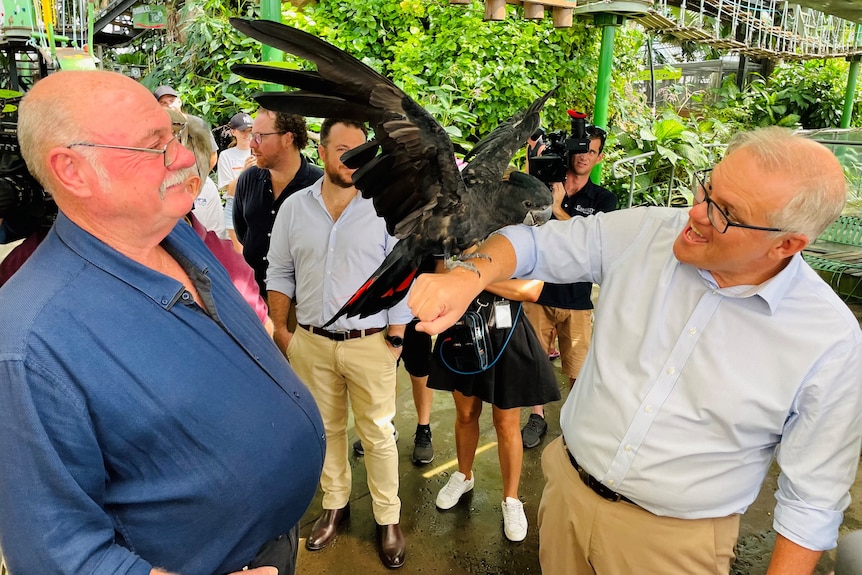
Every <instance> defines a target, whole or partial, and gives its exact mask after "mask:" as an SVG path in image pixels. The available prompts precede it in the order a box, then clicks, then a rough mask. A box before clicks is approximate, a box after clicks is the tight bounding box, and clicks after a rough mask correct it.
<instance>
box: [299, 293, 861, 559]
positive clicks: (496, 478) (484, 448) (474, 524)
mask: <svg viewBox="0 0 862 575" xmlns="http://www.w3.org/2000/svg"><path fill="white" fill-rule="evenodd" d="M852 307H854V311H856V313H857V316H858V317H860V318H862V306H852ZM554 363H555V367H556V370H557V375H558V381H559V383H560V390H561V393H562V395H563V400H561V401H559V402H556V403H554V404H550V405H548V406H546V420H547V422H548V434H547V435H546V436H545V438H544V439H543V441H542V444H541V445H540V446H539V447H537V448H535V449H530V450H525V451H524V464H523V469H522V472H521V485H520V498H521V500H522V501H523V502H524V511H525V512H526V514H527V521H528V522H529V531H528V533H527V538H526V539H525V540H524V541H522V542H520V543H512V542H510V541H508V540H507V539H506V537H505V535H504V534H503V517H502V511H501V508H500V503H501V501H502V497H503V496H502V479H501V477H500V467H499V463H498V460H497V445H496V437H495V433H494V426H493V423H492V421H491V409H490V408H489V406H487V405H486V406H485V407H486V409H485V410H484V412H483V413H482V417H481V419H480V431H481V435H480V438H479V449H478V453H477V456H476V463H475V466H474V472H475V476H476V486H475V488H474V489H473V491H472V492H471V493H469V494H467V495H465V496H464V497H463V498H462V500H461V501H460V502H459V503H458V505H456V506H455V507H453V508H452V509H450V510H448V511H438V510H437V508H436V506H435V504H434V501H435V498H436V496H437V492H438V491H439V490H440V488H442V487H443V485H445V484H446V482H447V481H448V479H449V475H450V474H451V473H453V472H454V471H457V463H456V460H455V434H454V419H455V408H454V404H453V401H452V397H451V395H450V394H448V393H445V392H435V394H434V407H433V410H432V415H431V428H432V432H433V435H434V452H435V458H434V461H433V462H432V463H430V464H429V465H425V466H421V467H417V466H415V465H413V463H412V462H411V460H410V456H411V454H412V452H413V433H414V431H415V428H416V412H415V410H414V407H413V397H412V392H411V387H410V379H409V377H408V376H407V374H406V372H404V370H403V368H400V367H399V373H398V414H397V416H396V420H395V425H396V427H397V428H398V432H399V435H400V438H399V440H398V452H399V456H400V465H399V470H400V474H401V488H400V495H401V501H402V511H401V527H402V530H403V532H404V536H405V539H406V541H407V560H406V563H405V565H404V567H402V568H401V569H400V570H399V571H400V572H401V573H405V574H409V573H422V574H427V575H437V574H444V573H452V574H481V575H492V574H507V575H508V574H528V573H540V572H541V571H540V569H539V559H538V543H539V540H538V529H537V527H536V513H537V511H538V506H539V499H540V497H541V493H542V488H543V486H544V479H543V477H542V470H541V464H540V457H541V451H542V449H543V448H544V447H545V446H546V445H547V444H548V443H549V442H550V441H552V440H553V439H554V438H556V437H558V436H559V435H560V426H559V410H560V407H561V406H562V403H563V401H564V400H565V397H566V394H567V393H568V384H567V382H566V381H565V379H564V378H563V377H562V376H561V375H560V374H559V360H557V361H555V362H554ZM528 415H529V410H528V409H523V410H522V413H521V420H522V423H524V422H526V420H527V417H528ZM351 434H352V431H351ZM352 435H353V437H351V440H350V441H351V444H352V442H353V440H354V439H355V434H352ZM350 461H351V468H352V471H353V493H352V495H351V499H350V505H351V517H350V519H349V521H348V522H346V523H345V524H344V525H343V526H342V528H341V529H340V531H339V535H338V537H337V538H336V539H335V541H333V543H331V544H330V545H329V547H327V548H326V549H323V550H321V551H315V552H309V551H306V549H305V547H304V544H305V536H306V535H308V532H309V531H310V529H311V524H312V523H313V522H314V520H315V519H316V518H317V516H318V514H319V513H320V494H319V493H318V495H317V496H316V497H315V499H314V501H313V502H312V504H311V507H310V508H309V510H308V512H307V513H306V514H305V516H304V517H303V518H302V522H301V530H300V535H301V537H302V539H301V541H300V542H301V545H302V547H301V549H300V552H299V561H298V567H297V573H298V574H309V573H315V574H317V573H319V574H328V575H365V574H366V573H386V572H388V570H387V569H386V568H385V567H383V566H382V565H381V563H380V560H379V559H378V558H377V551H376V547H375V545H374V519H373V516H372V514H371V499H370V496H369V494H368V487H367V485H366V482H365V465H364V463H363V459H362V457H356V456H354V455H353V454H352V453H351V456H350ZM776 476H777V468H773V472H772V473H770V474H769V477H768V478H767V481H766V483H765V484H764V488H763V489H762V490H761V493H760V496H759V497H758V499H757V501H756V502H755V503H754V504H753V505H752V506H751V507H750V508H749V510H748V512H747V513H746V514H745V515H744V516H743V519H742V524H741V528H740V536H739V545H738V550H737V561H736V564H735V566H734V570H733V574H734V575H763V574H764V573H765V572H766V567H767V565H768V562H769V555H770V553H771V549H772V544H773V542H774V538H775V533H774V532H773V531H772V510H773V508H774V506H775V499H774V497H773V493H774V492H775V482H776ZM851 494H852V496H853V503H851V506H850V508H849V509H848V510H847V512H846V513H845V517H844V524H843V525H842V528H841V529H842V533H844V532H846V531H849V530H851V529H860V528H862V474H857V481H856V484H855V485H854V487H853V490H852V493H851ZM833 557H834V551H830V552H827V553H826V554H824V556H823V558H822V559H821V560H820V564H819V565H818V568H817V571H816V574H817V575H826V574H828V573H829V572H830V571H831V569H832V563H833V560H834V559H833Z"/></svg>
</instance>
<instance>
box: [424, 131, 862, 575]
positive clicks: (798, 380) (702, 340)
mask: <svg viewBox="0 0 862 575" xmlns="http://www.w3.org/2000/svg"><path fill="white" fill-rule="evenodd" d="M699 182H700V185H698V187H697V188H696V189H695V191H694V206H693V207H691V208H689V209H688V210H681V209H678V208H659V207H647V208H635V209H629V210H621V211H617V212H610V213H603V214H598V215H596V216H593V217H590V218H573V219H571V220H568V221H564V222H563V221H551V222H548V223H547V224H545V225H544V226H541V227H539V228H528V227H527V226H514V227H509V228H505V229H504V230H502V232H501V233H500V234H497V235H495V236H492V237H491V238H490V239H489V240H488V241H487V242H485V243H484V244H483V245H482V246H481V247H480V249H479V251H478V252H477V253H479V254H483V255H484V256H486V257H479V258H475V259H473V260H471V261H472V262H473V263H474V265H475V266H476V268H477V270H478V273H473V272H472V271H470V270H467V269H466V268H456V269H454V270H452V271H450V272H449V273H447V274H445V275H439V274H423V275H422V276H420V277H419V278H417V280H416V283H415V284H414V286H413V287H412V289H411V292H410V296H409V304H410V307H411V309H412V310H413V312H414V314H415V315H416V316H417V317H418V318H419V319H420V320H421V321H420V323H419V324H418V325H417V329H418V330H420V331H426V332H429V333H439V332H441V331H443V330H444V329H446V328H447V327H449V326H450V325H452V324H453V323H454V322H455V321H456V320H457V319H458V318H459V317H460V316H461V315H462V314H463V312H464V310H465V309H466V307H467V305H468V304H469V303H470V301H472V298H473V297H474V296H475V294H476V293H478V292H479V291H480V290H481V289H482V288H483V287H485V286H486V285H488V284H489V283H492V282H495V281H499V280H502V279H506V278H510V277H518V278H529V279H542V280H545V281H550V282H554V283H569V282H579V281H593V282H595V283H597V284H599V285H600V286H601V295H600V298H599V303H598V305H597V307H596V314H595V329H594V331H593V344H592V347H591V348H590V351H589V353H588V355H587V359H586V361H585V363H584V366H583V369H582V370H581V372H580V374H579V376H578V384H577V385H576V386H575V387H574V388H573V390H572V391H571V393H570V394H569V397H568V399H567V400H566V403H565V405H564V406H563V409H562V411H561V412H560V426H561V428H562V432H563V437H561V438H559V439H557V440H555V441H553V442H551V443H550V444H549V445H548V447H547V448H546V449H545V451H544V453H543V454H542V469H543V472H544V474H545V478H546V480H547V483H546V485H545V489H544V492H543V494H542V501H541V503H540V505H539V514H538V516H539V560H540V563H541V566H542V571H543V572H544V573H578V574H579V575H585V574H586V575H589V574H594V573H595V574H599V575H606V574H612V575H615V574H620V573H638V574H656V575H658V574H667V573H686V574H694V575H702V574H703V575H705V574H722V575H727V573H728V572H729V570H730V565H731V562H732V560H733V557H734V552H733V549H734V545H735V543H736V540H737V537H738V534H739V518H740V515H741V514H742V513H744V512H745V510H746V509H747V508H748V506H749V505H750V504H751V503H752V502H753V501H754V500H755V498H756V497H757V495H758V492H759V491H760V488H761V485H762V483H763V479H764V477H766V475H767V473H768V471H769V468H770V465H771V464H772V462H773V459H775V461H776V462H777V464H778V465H779V467H780V468H781V474H780V475H779V478H778V490H777V492H776V494H775V498H776V501H777V505H776V508H775V513H774V521H773V527H774V529H775V531H776V532H777V536H776V541H775V546H774V549H773V552H772V559H771V563H770V566H769V570H768V573H769V574H770V575H773V574H776V575H778V574H781V575H791V574H792V575H810V574H811V573H813V571H814V569H815V567H816V565H817V562H818V560H819V558H820V555H821V554H822V552H823V551H824V550H826V549H830V548H832V547H835V545H836V540H837V537H838V528H839V526H840V525H841V522H842V518H843V513H844V510H845V509H846V508H847V506H848V505H849V503H850V495H849V488H850V486H851V485H852V484H853V481H854V479H855V476H856V469H857V466H858V464H859V449H860V443H862V381H860V379H862V330H860V328H859V322H858V321H857V320H856V318H855V316H854V315H853V313H852V312H851V311H850V310H849V309H848V308H847V306H846V305H845V304H844V302H843V301H841V299H840V298H839V297H838V296H837V295H836V294H835V292H834V291H833V290H832V289H831V288H830V287H829V286H828V285H827V284H826V282H824V281H823V280H822V279H821V278H820V277H819V276H818V275H817V274H816V273H815V272H814V271H813V270H812V269H811V268H810V267H809V266H808V264H806V263H805V261H804V260H803V258H802V255H801V253H800V252H801V251H802V250H803V248H805V247H806V245H808V243H809V242H810V241H811V240H813V239H815V238H816V237H817V236H818V235H820V234H821V233H822V232H823V230H824V229H825V228H826V227H827V226H828V225H829V224H830V223H832V222H833V221H834V220H835V219H836V218H837V217H838V215H839V214H840V213H841V210H842V208H843V206H844V201H845V193H846V191H845V189H846V184H845V179H844V172H843V169H842V167H841V164H840V163H839V162H838V160H837V159H836V158H835V156H834V155H833V154H832V153H831V152H830V151H829V150H828V149H827V148H826V147H824V146H822V145H820V144H818V143H815V142H813V141H811V140H807V139H805V138H803V137H800V136H796V135H793V134H792V133H791V132H790V131H789V130H785V129H782V128H775V127H773V128H764V129H759V130H754V131H752V132H743V133H739V134H737V135H736V137H735V138H734V140H733V141H732V142H731V143H730V146H729V147H728V149H727V154H726V156H725V157H724V159H722V161H721V162H720V163H718V164H717V165H716V166H715V168H714V169H712V170H711V174H703V175H702V177H701V178H700V180H699ZM479 274H481V275H479Z"/></svg>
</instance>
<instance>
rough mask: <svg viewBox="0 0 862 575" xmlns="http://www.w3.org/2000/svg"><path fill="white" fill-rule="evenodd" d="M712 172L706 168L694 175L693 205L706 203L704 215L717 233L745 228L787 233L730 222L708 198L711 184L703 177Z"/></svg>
mask: <svg viewBox="0 0 862 575" xmlns="http://www.w3.org/2000/svg"><path fill="white" fill-rule="evenodd" d="M711 172H712V168H708V169H706V170H699V171H697V172H695V173H694V177H695V186H694V190H693V192H694V203H695V204H702V203H703V202H706V215H707V217H708V218H709V223H710V224H712V227H714V228H715V229H716V230H717V231H718V233H720V234H723V233H724V232H726V231H727V228H731V227H734V228H745V229H748V230H761V231H764V232H788V230H782V229H781V228H767V227H764V226H752V225H749V224H741V223H739V222H734V221H733V220H731V219H730V218H729V217H728V215H727V213H725V211H724V210H722V209H721V208H720V207H718V206H717V205H716V203H715V202H713V201H712V198H710V197H709V190H710V189H711V188H712V184H711V182H708V181H707V180H706V179H705V176H707V175H708V174H710V173H711Z"/></svg>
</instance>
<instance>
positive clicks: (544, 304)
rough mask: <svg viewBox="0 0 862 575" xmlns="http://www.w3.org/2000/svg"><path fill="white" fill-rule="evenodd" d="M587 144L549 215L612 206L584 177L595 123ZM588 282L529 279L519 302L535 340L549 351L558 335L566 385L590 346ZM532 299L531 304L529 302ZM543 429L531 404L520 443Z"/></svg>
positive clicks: (597, 141) (598, 138)
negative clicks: (525, 295) (527, 298)
mask: <svg viewBox="0 0 862 575" xmlns="http://www.w3.org/2000/svg"><path fill="white" fill-rule="evenodd" d="M586 132H587V136H588V137H589V138H590V148H589V150H587V151H586V152H584V153H582V154H572V156H571V157H570V158H569V169H568V170H567V171H566V179H565V180H564V181H563V182H554V184H553V186H552V188H551V191H552V192H553V194H554V204H553V210H554V219H556V220H562V221H565V220H568V219H571V218H576V217H584V216H591V215H594V214H598V213H601V212H610V211H612V210H614V209H616V207H617V197H616V196H615V195H614V194H613V193H612V192H610V191H609V190H607V189H605V188H603V187H601V186H599V185H597V184H594V183H593V182H592V181H590V172H592V170H593V168H594V167H595V166H596V164H598V163H599V162H601V161H602V157H603V154H602V152H603V151H604V148H605V138H606V137H607V133H606V132H605V131H604V130H602V129H601V128H597V127H596V126H588V127H587V130H586ZM592 289H593V284H592V283H591V282H576V283H571V284H553V283H545V282H533V283H532V284H531V285H530V294H533V295H532V297H535V294H536V293H538V297H537V298H536V299H535V300H533V301H525V302H524V313H525V314H526V315H527V317H528V318H529V320H530V323H531V324H533V329H535V330H536V335H538V336H539V341H540V342H542V345H544V346H545V349H546V350H550V349H552V348H553V346H554V334H556V336H557V337H558V338H559V341H560V344H559V347H558V348H557V349H559V351H560V361H561V363H562V364H563V365H562V369H563V373H564V374H565V375H567V376H568V377H569V389H571V387H572V386H573V385H574V384H575V379H576V378H577V377H578V372H580V371H581V366H582V365H583V364H584V359H586V357H587V351H589V349H590V340H591V339H592V336H593V302H592V299H590V295H591V293H592ZM534 302H535V303H534ZM547 431H548V424H547V423H546V422H545V407H544V406H543V405H536V406H533V409H532V413H530V417H529V419H528V420H527V424H526V425H525V426H524V428H523V429H522V430H521V439H522V441H523V443H524V447H525V448H527V449H532V448H533V447H536V446H537V445H539V443H541V441H542V437H543V436H544V435H545V433H547Z"/></svg>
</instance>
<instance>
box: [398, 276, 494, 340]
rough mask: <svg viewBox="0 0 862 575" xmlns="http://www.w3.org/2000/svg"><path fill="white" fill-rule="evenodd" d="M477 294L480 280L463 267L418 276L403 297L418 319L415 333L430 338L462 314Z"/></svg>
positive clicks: (446, 327)
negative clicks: (421, 332) (406, 296)
mask: <svg viewBox="0 0 862 575" xmlns="http://www.w3.org/2000/svg"><path fill="white" fill-rule="evenodd" d="M480 291H482V285H481V284H480V277H479V276H478V275H477V274H476V273H475V272H472V271H469V270H466V269H463V268H456V269H454V270H452V271H451V272H449V273H445V274H422V275H420V276H419V277H418V278H416V281H415V282H414V283H413V287H412V288H411V289H410V295H409V297H408V298H407V305H409V306H410V309H411V310H412V311H413V315H415V316H416V317H417V318H419V320H420V321H419V323H418V324H416V331H423V332H425V333H429V334H431V335H434V334H438V333H440V332H442V331H445V330H446V329H448V328H449V327H451V326H452V325H454V324H455V322H456V321H458V319H459V318H460V317H461V316H462V315H464V312H465V311H467V306H468V305H470V302H471V301H473V298H474V297H475V296H476V294H478V293H479V292H480Z"/></svg>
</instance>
